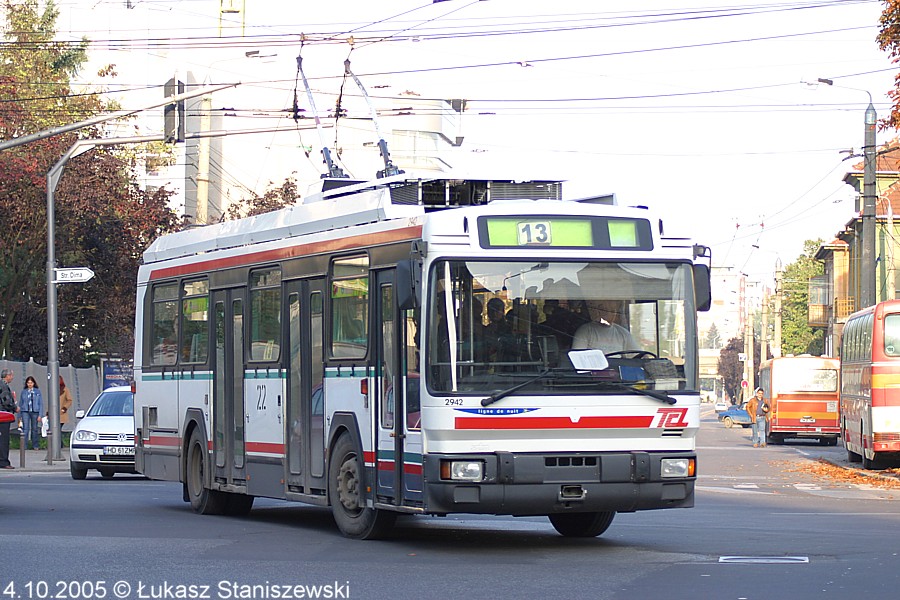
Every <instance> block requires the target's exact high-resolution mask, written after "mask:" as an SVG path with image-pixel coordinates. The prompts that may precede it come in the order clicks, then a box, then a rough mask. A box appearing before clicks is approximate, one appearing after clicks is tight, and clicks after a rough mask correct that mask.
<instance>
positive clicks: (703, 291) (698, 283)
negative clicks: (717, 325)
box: [694, 264, 712, 312]
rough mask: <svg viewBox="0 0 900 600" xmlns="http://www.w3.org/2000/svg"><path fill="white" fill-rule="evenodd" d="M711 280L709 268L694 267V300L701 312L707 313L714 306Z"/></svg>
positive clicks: (697, 265)
mask: <svg viewBox="0 0 900 600" xmlns="http://www.w3.org/2000/svg"><path fill="white" fill-rule="evenodd" d="M711 279H712V278H711V277H710V274H709V267H708V266H706V265H702V264H695V265H694V298H695V300H696V302H697V310H698V311H699V312H706V311H708V310H709V309H710V307H711V306H712V281H711Z"/></svg>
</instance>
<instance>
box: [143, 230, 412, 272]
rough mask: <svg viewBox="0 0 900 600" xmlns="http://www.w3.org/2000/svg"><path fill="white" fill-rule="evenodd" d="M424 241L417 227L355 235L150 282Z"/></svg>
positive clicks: (214, 262)
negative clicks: (310, 255) (292, 259)
mask: <svg viewBox="0 0 900 600" xmlns="http://www.w3.org/2000/svg"><path fill="white" fill-rule="evenodd" d="M420 237H422V226H421V225H417V226H415V227H403V228H401V229H393V230H391V231H381V232H377V233H370V234H366V235H354V236H350V237H345V238H340V239H337V240H325V241H321V242H310V243H308V244H299V245H297V246H290V247H287V248H275V249H273V250H264V251H260V252H249V253H246V254H240V255H237V256H229V257H226V258H215V259H211V260H205V261H201V262H196V263H191V264H188V265H179V266H177V267H166V268H163V269H157V270H155V271H153V272H152V273H150V279H151V280H154V279H163V278H166V277H176V276H178V275H190V274H194V273H203V272H206V271H217V270H219V269H228V268H231V267H242V266H247V265H252V264H257V263H263V262H273V261H278V260H284V259H287V258H294V257H297V256H306V255H309V254H321V253H327V252H338V251H340V250H349V249H353V248H363V247H366V246H373V245H377V244H387V243H389V242H402V241H404V240H414V239H417V238H420Z"/></svg>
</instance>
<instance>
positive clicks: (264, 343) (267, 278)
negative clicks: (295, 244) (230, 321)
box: [250, 268, 281, 361]
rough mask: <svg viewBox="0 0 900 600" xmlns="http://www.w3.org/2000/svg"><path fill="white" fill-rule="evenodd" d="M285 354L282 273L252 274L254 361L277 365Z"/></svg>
mask: <svg viewBox="0 0 900 600" xmlns="http://www.w3.org/2000/svg"><path fill="white" fill-rule="evenodd" d="M280 354H281V269H278V268H274V269H260V270H258V271H253V272H252V273H251V274H250V360H254V361H275V360H278V357H279V356H280Z"/></svg>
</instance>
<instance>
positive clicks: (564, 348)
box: [134, 174, 710, 538]
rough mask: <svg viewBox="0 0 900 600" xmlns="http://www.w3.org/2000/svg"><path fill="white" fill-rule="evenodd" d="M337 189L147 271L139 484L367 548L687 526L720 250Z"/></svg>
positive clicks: (403, 182) (480, 184)
mask: <svg viewBox="0 0 900 600" xmlns="http://www.w3.org/2000/svg"><path fill="white" fill-rule="evenodd" d="M331 183H332V184H333V183H334V182H331ZM338 183H342V184H344V185H342V186H339V187H332V189H330V190H328V191H325V192H320V193H316V194H312V195H310V196H308V197H306V198H303V199H302V200H300V201H298V204H297V205H296V206H293V207H290V208H286V209H283V210H279V211H275V212H271V213H267V214H264V215H261V216H257V217H252V218H248V219H244V220H240V221H232V222H224V223H221V224H217V225H210V226H206V227H201V228H196V229H191V230H187V231H183V232H180V233H176V234H172V235H167V236H164V237H162V238H160V239H158V240H157V241H156V242H154V243H153V245H152V246H151V247H150V248H149V249H148V250H147V251H146V252H145V254H144V263H143V265H142V266H141V268H140V274H139V280H138V292H137V307H138V308H137V319H136V325H137V327H136V347H135V360H134V364H135V386H136V387H135V389H136V392H135V428H136V454H135V463H136V468H137V469H138V470H139V471H140V472H141V473H143V474H144V475H146V476H148V477H150V478H153V479H161V480H170V481H180V482H182V484H183V493H184V500H185V501H188V502H190V503H191V506H192V507H193V509H194V510H195V511H197V512H199V513H203V514H244V513H247V512H248V511H249V510H250V509H251V506H252V503H253V498H254V497H256V496H264V497H270V498H280V499H284V500H294V501H300V502H306V503H310V504H315V505H322V506H330V507H331V510H332V511H333V513H334V518H335V521H336V522H337V525H338V527H339V528H340V530H341V532H342V533H344V534H345V535H347V536H349V537H357V538H374V537H378V536H382V535H384V534H386V533H387V532H388V531H389V529H390V528H391V526H392V525H393V523H394V520H395V519H396V517H397V515H399V514H409V515H447V514H450V513H479V514H498V515H517V516H535V515H546V516H548V517H549V519H550V522H551V523H552V525H553V527H554V528H555V529H556V530H557V531H559V532H560V533H561V534H562V535H565V536H581V537H586V536H596V535H600V534H601V533H603V532H604V531H605V530H606V529H607V527H608V526H609V524H610V522H611V521H612V519H613V516H614V515H615V513H616V512H633V511H638V510H648V509H663V508H684V507H690V506H693V504H694V483H695V479H696V471H695V469H696V453H695V438H696V433H697V430H698V427H699V423H700V392H699V377H698V349H697V325H696V313H697V310H698V309H700V310H705V309H707V308H708V305H709V301H710V292H709V269H708V265H706V264H704V258H702V257H707V253H706V249H705V248H704V247H702V246H696V245H693V244H692V243H690V242H689V241H687V240H685V239H682V238H667V237H664V236H663V235H662V234H661V230H662V226H661V222H660V221H658V220H655V219H653V218H652V217H651V215H650V213H649V212H648V211H647V210H645V209H641V208H624V207H620V206H616V205H615V203H614V200H613V199H611V198H609V197H606V198H592V199H587V200H584V201H568V200H566V201H564V200H562V199H561V184H560V183H559V182H552V181H543V182H530V183H522V182H511V181H484V180H478V181H475V180H465V179H450V178H435V177H431V178H424V179H418V178H413V177H411V176H409V175H403V174H401V175H396V176H390V177H386V178H383V179H379V180H377V181H374V182H368V183H361V182H352V181H342V182H338ZM592 348H599V350H597V349H592Z"/></svg>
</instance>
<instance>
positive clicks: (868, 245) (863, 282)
mask: <svg viewBox="0 0 900 600" xmlns="http://www.w3.org/2000/svg"><path fill="white" fill-rule="evenodd" d="M818 82H819V83H824V84H825V85H831V86H834V87H837V88H843V89H845V90H854V91H857V92H864V93H865V94H866V95H868V96H869V106H867V107H866V116H865V119H864V125H865V128H864V133H865V137H864V146H863V156H864V157H865V163H864V166H863V193H862V211H861V212H862V240H861V243H862V251H861V252H860V255H861V256H860V264H859V276H860V277H859V281H860V284H859V306H857V308H865V307H867V306H872V305H873V304H875V303H876V302H878V286H877V285H876V281H877V278H876V277H875V250H876V247H877V244H876V240H875V220H876V218H875V201H876V200H877V196H878V190H877V189H876V186H875V179H876V168H877V165H876V162H875V158H876V152H875V151H876V145H875V143H876V140H875V124H876V123H877V122H878V114H877V113H876V112H875V104H874V103H873V102H872V93H871V92H870V91H868V90H861V89H859V88H853V87H847V86H845V85H835V84H834V81H833V80H831V79H826V78H824V77H819V79H818ZM891 233H893V232H891Z"/></svg>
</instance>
